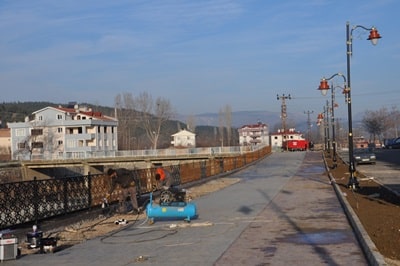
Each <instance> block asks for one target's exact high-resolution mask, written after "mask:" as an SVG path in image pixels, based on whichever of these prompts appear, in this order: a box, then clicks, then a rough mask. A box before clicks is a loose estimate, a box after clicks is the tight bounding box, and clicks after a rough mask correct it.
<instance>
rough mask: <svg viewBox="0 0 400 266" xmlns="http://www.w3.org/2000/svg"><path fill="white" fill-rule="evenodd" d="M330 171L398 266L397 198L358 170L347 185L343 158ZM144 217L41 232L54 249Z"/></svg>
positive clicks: (194, 191)
mask: <svg viewBox="0 0 400 266" xmlns="http://www.w3.org/2000/svg"><path fill="white" fill-rule="evenodd" d="M327 163H328V166H331V165H332V162H331V160H330V158H327ZM330 171H331V173H332V175H333V176H334V178H335V180H336V183H337V184H339V186H340V188H341V189H342V192H343V194H344V195H346V198H347V200H348V202H349V204H350V205H351V206H352V207H353V209H354V211H355V213H356V214H357V215H358V217H359V219H360V221H361V223H362V224H363V226H364V228H365V230H366V231H367V232H368V234H369V236H370V238H371V239H372V241H373V242H374V243H375V245H376V247H377V248H378V250H379V251H380V253H381V254H382V255H383V256H384V257H385V260H386V261H387V263H388V265H395V266H400V198H399V197H397V196H396V195H394V194H393V193H391V192H390V191H389V190H387V189H385V188H384V187H382V186H381V185H379V184H378V183H376V182H374V181H373V180H371V179H367V178H365V177H363V176H362V174H360V173H357V178H358V181H359V183H360V189H358V190H356V191H352V190H350V189H348V188H347V184H348V177H349V173H348V167H347V165H345V164H344V163H343V162H338V167H336V168H335V169H331V170H330ZM238 181H239V179H234V178H219V179H215V180H211V181H209V182H207V183H205V184H202V185H198V186H195V187H192V188H190V189H188V190H187V193H188V195H189V197H190V198H191V199H196V198H198V197H200V196H202V195H204V194H207V193H211V192H213V191H217V190H219V189H222V188H224V187H226V186H229V185H231V184H234V183H236V182H238ZM144 218H145V214H140V215H139V216H138V215H132V214H126V215H120V214H112V215H107V216H103V215H100V216H99V217H97V218H94V219H88V220H84V221H79V222H76V223H73V224H70V225H68V226H66V227H60V228H58V229H53V230H51V231H48V232H45V233H44V236H46V237H55V238H57V239H58V241H57V249H63V248H67V247H69V246H72V245H75V244H77V243H80V242H83V241H85V240H88V239H91V238H94V237H97V236H102V235H105V234H107V233H110V232H113V231H116V230H119V229H121V227H123V226H124V225H123V224H121V223H120V224H116V221H118V220H123V219H125V221H126V222H127V223H130V222H134V221H135V220H137V219H144ZM37 252H40V251H38V250H37V249H30V248H29V247H28V245H22V246H21V254H22V255H28V254H33V253H37Z"/></svg>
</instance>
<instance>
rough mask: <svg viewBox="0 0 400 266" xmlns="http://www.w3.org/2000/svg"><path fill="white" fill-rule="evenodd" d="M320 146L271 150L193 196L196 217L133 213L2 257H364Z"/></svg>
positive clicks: (140, 260)
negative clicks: (114, 227) (78, 236)
mask: <svg viewBox="0 0 400 266" xmlns="http://www.w3.org/2000/svg"><path fill="white" fill-rule="evenodd" d="M324 172H325V166H324V162H323V160H322V156H321V153H319V152H291V153H289V152H285V153H274V154H272V155H271V156H269V157H267V158H265V159H263V160H262V161H260V162H258V163H257V164H254V165H252V166H250V167H248V168H246V169H243V170H242V171H239V172H236V173H234V174H232V175H231V176H232V177H234V178H240V179H241V181H240V182H239V183H236V184H234V185H232V186H230V187H227V188H225V189H222V190H220V191H218V192H214V193H210V194H208V195H205V196H203V197H201V198H199V199H196V201H195V203H196V205H197V207H198V212H199V217H198V219H197V220H193V221H192V222H191V223H190V224H187V223H184V222H183V221H156V223H155V224H153V225H148V224H147V223H146V221H145V220H140V221H135V222H134V221H132V222H130V223H128V225H126V226H125V227H122V230H118V231H115V232H113V233H111V234H108V235H106V236H103V237H99V238H96V239H93V240H89V241H86V242H84V243H82V244H79V245H75V246H73V247H71V248H68V249H65V250H62V251H59V252H56V253H54V254H38V255H30V256H24V257H21V258H19V259H17V260H15V261H6V265H43V266H45V265H116V266H118V265H367V264H368V262H367V260H366V258H365V256H364V253H363V251H362V249H361V248H360V245H359V243H358V241H357V238H356V235H355V234H354V231H353V229H352V227H351V226H350V225H349V222H348V220H347V218H346V215H345V212H344V211H343V208H342V206H341V204H340V202H339V200H338V198H337V196H336V194H335V191H334V189H333V188H332V185H330V183H329V179H328V177H327V176H326V175H325V174H324Z"/></svg>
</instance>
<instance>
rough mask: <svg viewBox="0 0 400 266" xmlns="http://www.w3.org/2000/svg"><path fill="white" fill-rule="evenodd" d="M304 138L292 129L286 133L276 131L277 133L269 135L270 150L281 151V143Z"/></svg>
mask: <svg viewBox="0 0 400 266" xmlns="http://www.w3.org/2000/svg"><path fill="white" fill-rule="evenodd" d="M304 139H305V138H304V136H303V134H302V133H301V132H298V131H296V130H295V129H294V128H290V129H288V130H286V131H283V130H278V132H276V133H273V134H271V148H272V150H280V149H282V146H283V142H285V141H287V140H304Z"/></svg>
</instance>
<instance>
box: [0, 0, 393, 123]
mask: <svg viewBox="0 0 400 266" xmlns="http://www.w3.org/2000/svg"><path fill="white" fill-rule="evenodd" d="M399 11H400V1H397V0H379V1H378V0H374V1H372V0H364V1H361V0H353V1H348V0H346V1H344V0H343V1H342V0H302V1H298V0H285V1H278V0H276V1H273V0H258V1H256V0H254V1H252V0H248V1H235V0H210V1H209V0H201V1H199V0H193V1H191V0H186V1H183V0H181V1H179V0H160V1H152V0H141V1H140V0H137V1H134V0H119V1H110V0H107V1H105V0H80V1H76V0H69V1H54V0H35V1H29V0H1V1H0V35H1V38H0V58H1V60H0V91H1V97H0V100H1V101H6V102H9V101H51V102H56V103H68V102H69V101H78V102H89V103H92V104H94V105H96V104H100V105H107V106H113V104H114V98H115V96H116V95H117V94H119V93H125V92H130V93H132V95H133V96H136V95H138V94H139V93H141V92H143V91H147V92H148V93H150V94H151V95H152V96H153V97H154V98H156V97H159V96H160V97H163V98H167V99H169V100H170V102H171V104H172V106H173V107H174V109H175V111H176V112H177V113H179V114H186V115H193V114H200V113H206V112H218V111H219V110H220V109H222V108H223V107H224V106H225V105H230V106H231V108H232V111H253V110H257V111H259V110H266V111H274V112H280V104H281V102H280V101H278V100H277V97H276V96H277V94H279V95H282V94H291V96H292V99H291V100H290V101H288V102H287V110H288V112H289V113H291V112H298V113H304V111H314V113H315V114H316V113H318V112H321V111H322V110H323V106H324V105H325V104H326V100H328V99H329V97H325V98H324V97H322V96H321V94H320V92H319V91H317V87H318V85H319V82H320V79H321V78H322V77H323V76H326V77H329V76H331V75H332V74H335V73H337V72H342V73H346V21H349V22H350V25H352V26H353V25H363V26H365V27H371V26H376V27H377V28H378V30H379V33H380V34H381V36H382V39H380V40H379V43H378V45H377V46H372V45H371V44H370V42H369V41H367V40H366V38H367V37H368V34H369V33H368V32H367V31H363V30H356V31H355V32H354V33H353V37H354V41H353V57H352V62H351V74H352V76H351V85H352V96H353V101H352V103H353V113H357V112H362V111H364V110H365V109H368V110H378V109H380V108H382V107H388V108H391V107H392V106H397V104H398V102H399V98H400V90H399V88H398V87H397V86H398V85H397V84H398V82H399V81H398V78H397V77H398V74H399V71H400V34H399V32H400V28H399V26H400V19H399V18H398V12H399ZM333 81H334V82H335V83H338V84H341V83H342V82H343V80H342V79H341V78H335V79H334V80H333ZM336 91H337V93H336V95H337V102H338V104H339V108H338V109H336V115H337V117H340V116H343V117H346V115H347V106H346V105H345V103H344V98H343V96H342V94H341V93H340V91H339V90H336Z"/></svg>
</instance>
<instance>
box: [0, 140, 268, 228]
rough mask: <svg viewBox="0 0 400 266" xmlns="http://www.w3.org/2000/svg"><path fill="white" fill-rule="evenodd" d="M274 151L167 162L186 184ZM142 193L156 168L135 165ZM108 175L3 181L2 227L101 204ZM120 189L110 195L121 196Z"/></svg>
mask: <svg viewBox="0 0 400 266" xmlns="http://www.w3.org/2000/svg"><path fill="white" fill-rule="evenodd" d="M270 153H271V147H270V146H266V147H263V148H261V149H257V150H254V151H251V152H246V153H241V154H239V153H237V154H232V156H226V157H212V156H211V157H210V158H209V159H204V160H200V161H192V162H190V163H188V162H184V163H182V164H177V165H170V166H166V168H167V170H169V172H170V173H171V174H172V177H173V179H174V184H176V185H184V184H188V183H191V182H195V181H201V180H202V179H205V178H208V177H212V176H217V175H220V174H223V173H228V172H230V171H233V170H235V169H239V168H242V167H244V166H246V165H248V164H250V163H253V162H254V161H256V160H259V159H260V158H263V157H264V156H266V155H268V154H270ZM132 175H133V176H134V177H135V178H136V185H137V188H138V189H137V190H138V193H139V194H145V193H149V192H151V191H153V189H154V185H155V184H156V180H155V168H147V169H135V170H132ZM109 185H110V184H109V179H108V178H107V176H106V175H104V174H97V175H90V174H89V175H86V176H76V177H63V178H58V177H55V178H52V179H45V180H38V179H36V178H35V179H34V180H32V181H23V182H13V183H4V184H0V206H1V210H0V211H1V212H0V229H4V228H7V227H11V226H15V225H19V224H24V223H29V222H37V221H38V220H43V219H46V218H50V217H54V216H58V215H64V214H68V213H71V212H75V211H79V210H85V209H90V208H94V207H99V206H100V205H101V204H102V202H103V198H104V196H105V195H106V192H107V191H108V188H109ZM118 193H119V190H118V189H116V190H115V192H114V193H113V194H112V195H111V201H116V200H117V199H118Z"/></svg>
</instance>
